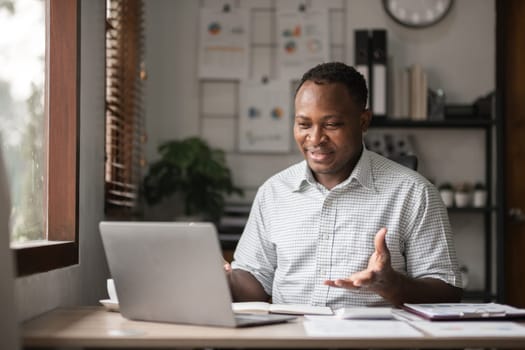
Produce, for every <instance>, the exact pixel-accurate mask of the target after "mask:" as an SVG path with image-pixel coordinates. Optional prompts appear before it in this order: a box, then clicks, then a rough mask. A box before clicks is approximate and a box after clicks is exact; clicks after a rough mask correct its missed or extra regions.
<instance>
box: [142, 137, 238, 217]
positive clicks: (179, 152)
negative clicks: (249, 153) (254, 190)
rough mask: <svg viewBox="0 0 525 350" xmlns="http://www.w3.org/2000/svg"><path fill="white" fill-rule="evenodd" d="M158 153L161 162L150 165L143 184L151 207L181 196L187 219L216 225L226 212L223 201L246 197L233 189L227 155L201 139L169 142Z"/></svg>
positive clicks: (235, 188) (236, 189) (162, 145)
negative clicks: (228, 197)
mask: <svg viewBox="0 0 525 350" xmlns="http://www.w3.org/2000/svg"><path fill="white" fill-rule="evenodd" d="M158 151H159V153H160V155H161V158H160V159H159V160H157V161H156V162H153V163H152V164H151V166H150V168H149V171H148V173H147V174H146V176H145V177H144V182H143V191H144V197H145V198H146V201H147V202H148V203H149V204H157V203H159V202H160V201H161V200H162V199H164V198H165V197H170V196H172V195H173V194H175V193H179V194H181V195H182V197H183V200H184V215H186V216H188V217H192V216H193V217H195V216H197V217H201V220H211V221H214V222H217V221H218V220H219V218H220V216H221V215H222V212H223V209H224V197H225V196H226V195H227V194H228V195H229V194H233V193H235V194H238V195H242V194H243V191H242V190H241V189H240V188H238V187H235V186H234V185H233V182H232V178H231V172H230V169H229V168H228V167H227V165H226V160H225V158H224V152H223V151H222V150H220V149H212V148H210V146H208V144H207V143H206V142H205V141H203V140H202V139H200V138H198V137H190V138H187V139H184V140H175V141H168V142H165V143H163V144H161V145H160V146H159V147H158Z"/></svg>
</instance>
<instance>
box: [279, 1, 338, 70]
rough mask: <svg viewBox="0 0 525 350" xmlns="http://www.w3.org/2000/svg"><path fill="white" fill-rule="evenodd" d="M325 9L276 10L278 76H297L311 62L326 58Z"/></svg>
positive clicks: (327, 39) (309, 66) (326, 29)
mask: <svg viewBox="0 0 525 350" xmlns="http://www.w3.org/2000/svg"><path fill="white" fill-rule="evenodd" d="M328 32H329V28H328V10H327V9H308V10H307V11H298V10H295V11H286V10H283V11H278V13H277V46H278V51H277V67H278V69H279V72H278V76H279V77H280V78H287V79H294V80H300V79H301V77H302V75H303V74H304V73H305V72H306V71H307V70H308V69H310V68H312V67H313V66H315V65H317V64H320V63H323V62H328V61H329V60H330V54H329V52H330V51H329V45H330V41H329V36H328Z"/></svg>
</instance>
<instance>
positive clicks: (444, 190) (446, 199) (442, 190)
mask: <svg viewBox="0 0 525 350" xmlns="http://www.w3.org/2000/svg"><path fill="white" fill-rule="evenodd" d="M439 194H440V195H441V199H442V200H443V203H444V204H445V206H446V207H447V208H450V207H452V206H454V190H453V188H452V185H451V184H450V183H449V182H444V183H442V184H441V185H440V186H439Z"/></svg>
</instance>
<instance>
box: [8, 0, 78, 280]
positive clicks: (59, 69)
mask: <svg viewBox="0 0 525 350" xmlns="http://www.w3.org/2000/svg"><path fill="white" fill-rule="evenodd" d="M46 18H47V19H49V20H48V21H47V23H48V24H46V41H47V42H46V80H45V84H46V88H45V93H46V95H45V107H46V108H45V110H46V114H45V118H46V121H45V124H46V130H45V134H46V141H47V142H46V145H47V150H46V169H47V171H46V173H47V174H46V179H45V190H44V203H46V205H47V210H45V211H44V212H45V213H47V215H46V217H45V218H44V230H45V232H46V236H47V241H43V242H37V243H35V242H28V243H27V244H17V246H16V247H13V248H12V249H13V251H14V254H15V257H16V265H17V276H24V275H29V274H34V273H38V272H45V271H49V270H53V269H56V268H60V267H65V266H70V265H75V264H78V261H79V259H78V257H79V253H78V252H79V235H78V173H79V172H78V167H79V162H78V159H79V125H80V123H79V115H80V113H79V91H80V89H79V82H80V79H79V75H80V69H79V67H80V64H79V62H80V45H79V43H80V40H79V36H80V6H79V1H78V0H74V1H72V0H48V1H46Z"/></svg>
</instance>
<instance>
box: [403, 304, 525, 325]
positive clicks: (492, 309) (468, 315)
mask: <svg viewBox="0 0 525 350" xmlns="http://www.w3.org/2000/svg"><path fill="white" fill-rule="evenodd" d="M403 309H405V310H406V311H408V312H411V313H413V314H416V315H419V316H421V317H423V318H426V319H428V320H432V321H447V320H448V321H450V320H489V319H512V318H525V309H518V308H515V307H513V306H510V305H505V304H497V303H436V304H404V305H403Z"/></svg>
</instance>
